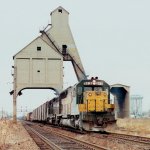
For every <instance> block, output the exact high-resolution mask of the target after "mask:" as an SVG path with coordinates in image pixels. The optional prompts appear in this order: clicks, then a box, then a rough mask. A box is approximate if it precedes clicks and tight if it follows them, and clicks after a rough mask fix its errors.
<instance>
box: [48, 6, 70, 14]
mask: <svg viewBox="0 0 150 150" xmlns="http://www.w3.org/2000/svg"><path fill="white" fill-rule="evenodd" d="M59 9H62V10H64V11H65V12H66V13H68V14H69V12H68V11H67V10H66V9H64V8H63V7H61V6H59V7H57V8H56V9H54V10H53V11H52V12H51V13H50V15H52V13H53V12H55V11H58V10H59Z"/></svg>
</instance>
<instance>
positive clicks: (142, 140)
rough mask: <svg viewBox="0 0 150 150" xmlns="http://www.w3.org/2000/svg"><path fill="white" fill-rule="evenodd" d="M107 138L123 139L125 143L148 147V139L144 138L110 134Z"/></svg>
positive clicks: (149, 139)
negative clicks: (129, 142)
mask: <svg viewBox="0 0 150 150" xmlns="http://www.w3.org/2000/svg"><path fill="white" fill-rule="evenodd" d="M109 137H112V138H117V139H124V140H126V141H131V142H135V143H141V144H145V145H149V146H150V138H146V137H140V136H133V135H126V134H120V133H110V135H109Z"/></svg>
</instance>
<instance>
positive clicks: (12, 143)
mask: <svg viewBox="0 0 150 150" xmlns="http://www.w3.org/2000/svg"><path fill="white" fill-rule="evenodd" d="M0 150H39V148H38V147H37V145H36V144H35V142H34V141H33V139H32V138H31V137H30V135H29V134H28V133H27V131H26V130H25V129H24V127H23V126H22V124H21V123H20V122H18V123H17V124H13V122H12V120H0Z"/></svg>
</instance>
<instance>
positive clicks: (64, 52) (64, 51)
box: [62, 45, 67, 54]
mask: <svg viewBox="0 0 150 150" xmlns="http://www.w3.org/2000/svg"><path fill="white" fill-rule="evenodd" d="M62 54H67V45H62Z"/></svg>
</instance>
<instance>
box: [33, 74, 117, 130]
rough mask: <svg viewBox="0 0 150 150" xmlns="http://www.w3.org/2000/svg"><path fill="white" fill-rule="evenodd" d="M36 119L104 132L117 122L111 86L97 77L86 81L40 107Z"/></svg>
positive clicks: (34, 118) (34, 116) (34, 115)
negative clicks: (111, 97) (103, 130)
mask: <svg viewBox="0 0 150 150" xmlns="http://www.w3.org/2000/svg"><path fill="white" fill-rule="evenodd" d="M32 119H33V120H35V121H45V122H48V123H51V124H56V125H59V126H69V127H72V128H76V129H80V130H86V131H101V130H102V129H103V128H105V127H106V125H107V124H109V123H111V122H114V121H115V116H114V104H111V102H110V86H109V85H108V84H107V83H106V82H105V81H103V80H98V78H97V77H96V78H91V79H90V80H82V81H80V82H79V83H78V84H76V85H75V86H72V87H69V88H67V89H66V90H64V91H63V92H62V93H60V95H59V96H58V97H55V98H53V99H52V100H50V101H47V102H46V103H44V104H43V105H41V106H40V107H38V108H36V109H35V110H34V111H33V113H32Z"/></svg>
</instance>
